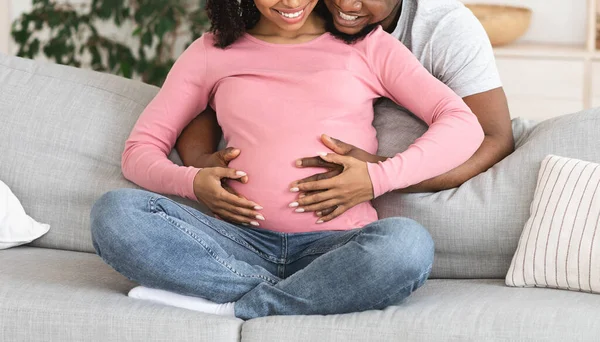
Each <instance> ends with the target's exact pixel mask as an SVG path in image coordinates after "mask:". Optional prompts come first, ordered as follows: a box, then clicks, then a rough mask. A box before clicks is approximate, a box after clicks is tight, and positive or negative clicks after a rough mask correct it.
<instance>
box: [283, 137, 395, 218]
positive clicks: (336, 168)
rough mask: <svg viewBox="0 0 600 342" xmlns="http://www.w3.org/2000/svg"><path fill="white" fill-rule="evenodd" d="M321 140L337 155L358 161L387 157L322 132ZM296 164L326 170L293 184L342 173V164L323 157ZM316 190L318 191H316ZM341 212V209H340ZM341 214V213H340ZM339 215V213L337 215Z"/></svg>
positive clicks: (321, 213) (326, 213)
mask: <svg viewBox="0 0 600 342" xmlns="http://www.w3.org/2000/svg"><path fill="white" fill-rule="evenodd" d="M321 141H322V142H323V144H324V145H325V146H326V147H327V148H329V149H330V150H332V151H333V152H335V153H337V154H339V155H343V156H349V157H354V158H356V159H358V160H360V161H364V162H368V163H377V162H380V161H385V160H386V159H387V158H386V157H380V156H377V155H374V154H371V153H369V152H367V151H365V150H362V149H360V148H358V147H356V146H354V145H350V144H348V143H345V142H343V141H341V140H338V139H334V138H332V137H330V136H327V135H325V134H323V135H322V136H321ZM296 166H298V167H302V168H305V167H321V168H325V169H327V170H328V171H326V172H323V173H319V174H316V175H313V176H310V177H307V178H304V179H302V180H299V181H297V182H295V183H294V184H302V183H307V182H316V181H319V180H325V179H329V178H333V177H335V176H338V175H339V174H341V173H342V171H343V169H344V168H343V166H342V165H338V164H335V163H329V162H327V161H325V160H323V158H321V157H309V158H302V159H299V160H297V161H296ZM317 192H318V191H317ZM317 192H308V193H303V194H301V195H300V196H301V197H304V196H310V195H313V194H315V193H317ZM335 209H336V207H331V208H327V209H323V210H320V211H317V215H318V216H327V215H329V214H331V213H332V212H333V211H334V210H335ZM348 209H349V208H346V209H345V210H344V211H346V210H348ZM342 212H343V211H342ZM340 214H341V213H340ZM338 216H339V215H338Z"/></svg>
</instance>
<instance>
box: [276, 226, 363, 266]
mask: <svg viewBox="0 0 600 342" xmlns="http://www.w3.org/2000/svg"><path fill="white" fill-rule="evenodd" d="M363 233H364V231H363V230H359V231H358V232H357V233H356V234H354V235H351V236H350V237H349V238H348V239H347V240H345V241H343V242H340V243H337V244H335V245H333V246H329V247H328V248H313V249H310V250H308V251H306V252H304V253H302V254H300V255H299V256H298V257H296V258H294V259H290V260H287V259H286V263H293V262H296V261H298V260H300V259H302V258H304V257H307V256H309V255H314V254H323V253H326V252H329V251H332V250H334V249H337V248H340V247H342V246H344V245H345V244H347V243H348V242H350V241H351V240H353V239H355V238H356V237H358V236H359V235H362V234H363Z"/></svg>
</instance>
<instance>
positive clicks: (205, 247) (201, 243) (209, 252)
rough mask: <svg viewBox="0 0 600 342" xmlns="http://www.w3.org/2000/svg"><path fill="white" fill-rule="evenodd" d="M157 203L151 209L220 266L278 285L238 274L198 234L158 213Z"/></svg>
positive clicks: (151, 205)
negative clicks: (186, 236)
mask: <svg viewBox="0 0 600 342" xmlns="http://www.w3.org/2000/svg"><path fill="white" fill-rule="evenodd" d="M155 203H156V201H154V200H152V199H151V200H150V201H149V205H150V209H151V210H152V211H153V212H155V213H157V214H158V215H159V216H160V217H161V218H163V219H164V220H165V221H167V222H168V223H170V224H171V225H173V226H174V227H175V228H176V229H178V230H179V231H182V232H184V233H185V234H187V235H188V236H189V237H191V238H192V239H193V240H194V241H196V242H197V243H198V244H199V245H200V246H202V248H204V250H206V252H207V253H208V254H209V255H210V256H211V257H212V258H213V259H214V260H215V261H217V262H218V263H219V264H220V265H222V266H223V267H225V268H227V269H228V270H229V271H230V272H232V273H233V274H235V275H237V276H240V277H244V278H260V279H263V280H266V281H268V282H269V283H272V284H273V285H275V284H277V281H275V280H273V279H271V278H269V277H265V276H262V275H247V274H242V273H240V272H238V271H237V270H235V269H234V268H233V267H232V266H231V265H229V264H228V263H226V262H225V261H224V260H223V259H221V258H219V256H218V255H217V254H216V253H215V252H214V251H213V250H212V249H211V248H210V247H209V246H208V245H207V244H206V243H205V242H204V241H202V239H200V238H199V237H198V236H197V235H196V234H194V233H193V232H191V231H189V230H187V229H185V228H184V227H182V226H181V225H179V224H178V223H177V222H175V221H173V220H172V219H171V218H169V216H167V215H166V214H165V213H164V212H161V211H157V210H155V209H156V207H155Z"/></svg>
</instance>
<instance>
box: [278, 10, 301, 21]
mask: <svg viewBox="0 0 600 342" xmlns="http://www.w3.org/2000/svg"><path fill="white" fill-rule="evenodd" d="M277 12H279V11H277ZM302 13H304V10H301V11H298V12H296V13H283V12H279V14H281V15H282V16H284V17H286V18H290V19H294V18H298V17H299V16H301V15H302Z"/></svg>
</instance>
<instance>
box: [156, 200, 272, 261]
mask: <svg viewBox="0 0 600 342" xmlns="http://www.w3.org/2000/svg"><path fill="white" fill-rule="evenodd" d="M159 200H167V201H170V202H171V203H172V204H175V205H176V206H178V207H179V208H180V209H181V210H183V211H185V212H186V213H188V214H190V215H191V216H192V217H194V218H195V219H196V220H198V221H200V222H201V223H202V224H204V225H206V226H207V227H210V228H211V229H213V230H215V231H216V232H217V233H219V234H221V235H223V236H224V237H226V238H228V239H230V240H231V241H233V242H235V243H237V244H238V245H240V246H242V247H245V248H247V249H248V250H250V251H252V252H253V253H256V254H257V255H258V256H260V257H261V258H263V259H265V260H267V261H270V262H278V259H277V258H275V257H272V256H270V255H268V254H265V253H262V252H261V251H259V250H257V249H255V248H254V247H252V246H250V245H249V244H248V243H246V241H244V240H240V239H238V238H237V237H235V236H233V235H231V234H228V233H227V231H226V230H224V229H220V228H218V227H213V226H212V225H211V224H210V222H208V221H206V220H204V219H202V217H200V216H198V215H196V214H195V213H194V212H192V211H190V210H188V209H187V208H186V207H185V206H182V205H180V204H179V203H177V202H175V201H173V200H171V199H169V198H166V197H158V198H151V199H150V201H151V202H154V203H156V202H158V201H159ZM152 211H156V210H155V206H154V205H152Z"/></svg>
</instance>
